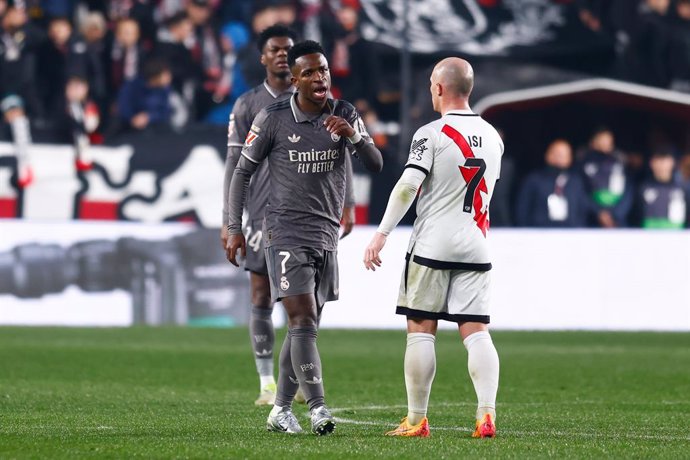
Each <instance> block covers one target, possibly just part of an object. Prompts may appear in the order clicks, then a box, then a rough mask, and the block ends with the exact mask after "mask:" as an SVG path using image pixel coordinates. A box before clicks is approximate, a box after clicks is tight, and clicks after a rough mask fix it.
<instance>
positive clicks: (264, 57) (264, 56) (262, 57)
mask: <svg viewBox="0 0 690 460" xmlns="http://www.w3.org/2000/svg"><path fill="white" fill-rule="evenodd" d="M260 61H261V65H263V66H264V67H265V66H266V55H265V54H264V53H261V59H260Z"/></svg>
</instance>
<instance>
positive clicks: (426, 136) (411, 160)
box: [405, 125, 436, 174]
mask: <svg viewBox="0 0 690 460" xmlns="http://www.w3.org/2000/svg"><path fill="white" fill-rule="evenodd" d="M435 143H436V134H435V133H434V130H433V128H431V126H429V125H425V126H422V127H421V128H419V129H418V130H417V132H416V133H414V137H413V138H412V143H411V144H410V155H409V156H408V157H407V163H405V168H413V169H418V170H420V171H422V172H423V173H425V174H429V171H431V166H432V165H433V164H434V150H435V149H434V147H435Z"/></svg>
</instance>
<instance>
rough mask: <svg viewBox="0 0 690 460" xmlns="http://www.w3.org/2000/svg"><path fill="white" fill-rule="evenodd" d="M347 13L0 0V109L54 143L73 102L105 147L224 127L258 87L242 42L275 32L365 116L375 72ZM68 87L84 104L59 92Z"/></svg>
mask: <svg viewBox="0 0 690 460" xmlns="http://www.w3.org/2000/svg"><path fill="white" fill-rule="evenodd" d="M359 8H360V5H359V3H358V1H357V0H349V1H348V0H343V1H337V2H321V1H312V0H305V1H302V2H296V1H291V0H258V1H248V0H225V1H220V0H156V1H153V0H110V1H107V0H82V1H78V0H24V1H20V0H15V1H9V2H8V0H0V16H1V17H2V24H1V26H2V40H1V41H0V76H1V77H2V79H1V80H0V94H1V95H2V99H3V105H2V108H3V111H4V112H5V113H6V111H7V109H9V108H19V109H21V110H22V111H23V112H24V113H25V114H26V115H27V116H28V117H29V119H30V121H31V123H32V124H37V125H39V126H40V127H46V126H47V127H49V128H50V127H53V128H55V129H56V130H58V131H60V132H61V133H63V134H64V136H63V137H65V138H69V137H70V136H71V130H70V129H62V128H64V127H65V126H69V125H70V123H68V121H69V120H65V114H66V113H68V111H66V110H65V107H66V106H68V105H69V103H70V102H73V101H72V99H74V98H78V99H81V102H84V103H85V104H86V103H88V105H89V114H90V115H91V116H92V118H94V117H95V118H96V119H97V126H96V129H97V130H98V131H99V132H100V133H101V134H105V135H109V134H115V133H118V132H121V131H123V130H129V129H134V130H141V129H144V128H146V127H149V126H152V125H157V126H160V125H164V126H166V125H168V126H171V127H173V128H179V127H182V126H184V125H185V124H187V123H190V122H208V123H215V124H219V125H225V124H227V120H228V116H229V113H230V111H231V109H232V104H233V102H234V101H235V100H236V99H237V97H238V96H240V95H241V94H242V93H243V92H245V91H246V90H248V89H249V88H251V87H253V86H255V85H257V84H258V83H260V82H261V81H262V80H263V79H264V78H265V71H264V68H263V67H262V65H261V63H260V60H259V50H258V49H256V47H255V46H254V38H255V37H256V35H257V34H258V33H259V32H261V31H262V30H263V29H265V28H266V27H268V26H270V25H273V24H275V23H277V22H280V23H283V24H286V25H289V26H291V27H293V28H294V29H296V30H297V31H298V33H299V34H300V35H301V36H303V37H305V38H312V39H318V40H319V41H321V42H322V43H323V45H324V47H325V49H326V50H327V52H328V53H329V56H330V59H331V70H332V74H333V86H334V87H333V93H334V96H335V97H343V98H345V99H348V100H351V101H353V102H356V104H357V105H358V107H359V108H360V109H362V111H364V112H368V111H370V110H371V108H372V106H373V104H374V103H375V102H376V96H377V95H376V85H375V84H373V83H372V82H376V81H378V78H377V68H378V65H379V62H378V60H377V59H376V58H375V56H374V55H373V53H374V52H375V51H374V48H373V47H370V46H367V44H365V43H364V42H363V40H362V39H361V38H360V37H359V34H358V31H357V23H358V11H359ZM365 67H366V68H367V69H368V72H367V74H362V73H355V72H352V71H351V69H352V68H365ZM75 84H79V85H85V86H84V89H85V92H84V91H79V92H75V91H70V90H69V88H70V85H75ZM8 97H12V98H11V100H10V101H7V100H6V99H7V98H8ZM10 106H11V107H10ZM68 115H69V114H68ZM371 117H372V115H370V116H369V118H370V121H372V122H374V121H375V120H373V119H372V118H371ZM67 118H70V117H69V116H67ZM6 121H7V120H6ZM63 125H64V126H63Z"/></svg>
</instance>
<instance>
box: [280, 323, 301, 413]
mask: <svg viewBox="0 0 690 460" xmlns="http://www.w3.org/2000/svg"><path fill="white" fill-rule="evenodd" d="M291 338H292V334H291V332H290V329H288V332H287V334H286V335H285V341H284V342H283V348H282V349H281V350H280V358H279V359H278V365H279V366H280V367H279V371H278V389H277V390H276V402H275V405H276V406H281V407H285V406H288V407H290V406H292V400H293V399H294V398H295V393H297V388H299V384H298V381H297V377H296V376H295V371H294V370H293V369H292V357H291V353H290V348H291Z"/></svg>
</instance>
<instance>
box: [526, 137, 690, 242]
mask: <svg viewBox="0 0 690 460" xmlns="http://www.w3.org/2000/svg"><path fill="white" fill-rule="evenodd" d="M688 204H690V153H686V154H684V155H680V154H679V152H678V151H677V150H676V149H674V148H673V147H672V146H670V145H667V144H658V145H656V146H655V147H654V148H653V149H652V151H650V152H649V154H648V155H646V156H644V155H642V154H641V153H638V152H623V151H621V150H620V149H618V148H617V147H616V142H615V135H614V133H613V132H612V131H611V130H610V129H609V128H606V127H601V128H599V129H597V130H596V131H595V132H594V133H593V135H592V137H591V139H590V141H589V143H588V145H586V146H582V147H581V148H578V149H574V148H573V146H572V145H571V144H570V142H568V141H567V140H565V139H554V140H553V141H552V142H551V143H550V144H549V146H548V147H547V149H546V152H545V154H544V167H543V168H541V169H539V170H536V171H533V172H531V173H530V174H528V175H527V176H526V177H525V178H524V179H523V180H522V181H521V183H520V184H519V186H518V187H517V194H516V195H515V202H514V207H513V209H514V223H515V224H516V225H517V226H520V227H541V228H549V227H550V228H581V227H593V228H624V227H637V228H649V229H673V228H675V229H680V228H686V227H688V224H690V220H689V219H690V215H689V214H688Z"/></svg>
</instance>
